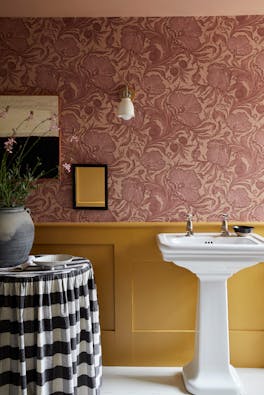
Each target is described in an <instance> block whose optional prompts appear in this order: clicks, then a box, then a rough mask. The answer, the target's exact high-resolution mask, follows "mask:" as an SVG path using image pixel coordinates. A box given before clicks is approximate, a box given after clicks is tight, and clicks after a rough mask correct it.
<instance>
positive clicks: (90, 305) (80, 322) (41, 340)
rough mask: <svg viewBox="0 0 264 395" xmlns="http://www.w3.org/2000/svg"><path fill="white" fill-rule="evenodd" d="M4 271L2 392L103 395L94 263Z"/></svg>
mask: <svg viewBox="0 0 264 395" xmlns="http://www.w3.org/2000/svg"><path fill="white" fill-rule="evenodd" d="M74 263H75V264H76V265H72V266H71V267H67V268H64V269H57V270H41V268H36V269H37V270H31V271H21V272H15V271H12V272H11V271H10V272H8V271H3V270H1V271H0V394H9V395H13V394H14V395H99V393H100V385H101V377H102V362H101V343H100V325H99V311H98V302H97V292H96V286H95V281H94V275H93V268H92V265H91V263H90V262H89V261H87V260H79V261H78V260H76V262H74Z"/></svg>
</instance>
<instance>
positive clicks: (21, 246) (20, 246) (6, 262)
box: [0, 207, 34, 267]
mask: <svg viewBox="0 0 264 395" xmlns="http://www.w3.org/2000/svg"><path fill="white" fill-rule="evenodd" d="M33 241H34V224H33V221H32V219H31V216H30V214H29V210H27V209H25V208H24V207H13V208H12V207H11V208H0V267H8V266H16V265H20V264H21V263H23V262H26V261H27V259H28V255H29V253H30V250H31V248H32V245H33Z"/></svg>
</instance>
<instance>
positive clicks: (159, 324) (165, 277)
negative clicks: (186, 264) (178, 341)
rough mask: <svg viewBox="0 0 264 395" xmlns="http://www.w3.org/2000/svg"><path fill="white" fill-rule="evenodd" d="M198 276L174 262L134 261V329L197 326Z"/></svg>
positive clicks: (172, 328) (184, 328)
mask: <svg viewBox="0 0 264 395" xmlns="http://www.w3.org/2000/svg"><path fill="white" fill-rule="evenodd" d="M196 294H197V278H196V277H195V275H194V274H192V273H191V272H189V271H187V270H185V269H183V268H180V267H177V266H176V265H174V264H172V263H165V262H162V261H161V262H159V263H153V262H144V261H143V262H138V263H134V265H133V317H132V320H133V330H141V329H144V330H146V329H148V330H153V329H162V330H168V331H170V330H180V329H183V330H186V329H188V330H190V329H192V330H194V329H195V315H196Z"/></svg>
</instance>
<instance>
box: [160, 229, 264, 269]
mask: <svg viewBox="0 0 264 395" xmlns="http://www.w3.org/2000/svg"><path fill="white" fill-rule="evenodd" d="M157 239H158V245H159V248H160V251H161V253H162V256H163V259H164V260H165V261H168V262H174V263H175V264H177V265H178V266H182V267H185V268H187V269H189V270H190V271H192V272H193V273H195V274H197V275H198V273H203V272H206V273H207V272H208V273H217V272H218V273H219V272H229V274H230V275H231V274H234V273H235V272H237V271H239V270H241V269H243V268H245V267H249V266H251V265H255V264H256V263H258V262H261V261H262V260H264V238H263V237H262V236H260V235H258V234H256V233H250V234H249V235H248V236H246V237H238V236H237V235H236V234H235V233H234V234H231V235H230V236H229V237H224V236H221V235H220V234H219V233H196V234H195V235H193V236H188V237H187V236H185V233H160V234H158V236H157Z"/></svg>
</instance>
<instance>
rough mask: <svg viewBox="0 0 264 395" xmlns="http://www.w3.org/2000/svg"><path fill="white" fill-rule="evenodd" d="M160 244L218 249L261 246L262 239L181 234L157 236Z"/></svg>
mask: <svg viewBox="0 0 264 395" xmlns="http://www.w3.org/2000/svg"><path fill="white" fill-rule="evenodd" d="M158 238H159V241H160V243H162V244H164V245H166V246H168V247H174V246H177V247H183V248H184V247H185V246H188V247H189V246H191V245H192V246H196V247H201V248H205V247H218V246H225V248H226V247H229V246H232V248H233V246H238V245H239V246H245V245H247V246H250V245H251V246H252V245H261V244H263V239H262V237H261V236H259V235H257V234H254V233H253V234H250V235H248V236H245V237H238V236H237V235H236V234H231V235H230V236H229V237H223V236H221V235H219V234H218V233H197V234H195V235H193V236H190V237H186V236H185V235H183V234H182V233H161V234H159V235H158ZM243 248H244V247H243Z"/></svg>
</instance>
